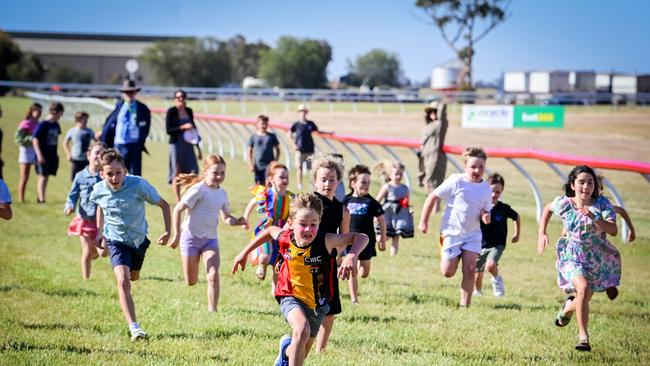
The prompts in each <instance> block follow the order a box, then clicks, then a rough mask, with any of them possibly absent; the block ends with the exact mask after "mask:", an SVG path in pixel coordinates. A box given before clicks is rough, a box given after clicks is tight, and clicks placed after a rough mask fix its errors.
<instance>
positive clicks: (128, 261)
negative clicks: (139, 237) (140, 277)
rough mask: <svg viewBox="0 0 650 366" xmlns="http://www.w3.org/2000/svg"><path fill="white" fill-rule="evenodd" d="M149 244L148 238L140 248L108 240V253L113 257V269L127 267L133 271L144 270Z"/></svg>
mask: <svg viewBox="0 0 650 366" xmlns="http://www.w3.org/2000/svg"><path fill="white" fill-rule="evenodd" d="M149 244H150V242H149V239H147V238H144V241H143V242H142V244H140V247H138V248H136V247H133V246H131V245H127V244H124V243H122V242H119V241H115V240H108V239H106V246H107V247H108V253H109V254H110V256H111V265H112V266H113V268H115V267H117V266H127V267H129V268H130V269H131V270H132V271H139V270H140V269H142V263H144V255H145V253H146V252H147V248H149Z"/></svg>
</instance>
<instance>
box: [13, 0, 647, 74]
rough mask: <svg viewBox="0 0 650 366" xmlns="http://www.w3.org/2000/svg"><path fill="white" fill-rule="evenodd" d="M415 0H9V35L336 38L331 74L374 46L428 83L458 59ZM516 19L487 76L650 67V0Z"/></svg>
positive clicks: (490, 59) (588, 2) (525, 12)
mask: <svg viewBox="0 0 650 366" xmlns="http://www.w3.org/2000/svg"><path fill="white" fill-rule="evenodd" d="M414 3H415V0H328V1H316V0H303V1H298V0H284V1H281V0H276V1H262V0H259V1H253V0H219V1H217V0H212V1H211V0H201V1H180V0H156V1H153V0H137V1H133V0H132V1H124V0H113V1H88V0H83V1H81V0H68V1H66V0H59V1H37V0H20V1H9V2H4V3H3V5H2V11H1V12H0V28H3V29H5V30H9V31H41V32H46V31H51V32H85V33H110V34H144V35H183V36H214V37H217V38H222V39H226V38H230V37H232V36H234V35H236V34H242V35H243V36H245V37H246V38H247V39H248V40H249V41H257V40H262V41H264V42H266V43H267V44H269V45H274V44H275V42H276V41H277V39H278V38H279V37H281V36H283V35H290V36H295V37H306V38H316V39H324V40H327V41H328V42H329V43H330V45H331V46H332V48H333V61H332V62H331V63H330V65H329V68H328V73H329V76H330V77H334V76H337V75H342V74H345V73H346V71H347V60H353V59H354V58H356V57H357V56H359V55H360V54H363V53H365V52H367V51H369V50H371V49H373V48H381V49H384V50H386V51H389V52H393V53H396V54H397V55H398V56H399V58H400V61H401V65H402V69H403V70H404V73H405V75H406V76H407V77H408V78H409V79H411V80H414V81H422V80H424V79H426V78H427V77H430V75H431V69H432V68H433V67H434V66H436V65H438V64H440V63H442V62H445V61H448V60H450V59H452V58H453V57H454V55H453V53H452V51H451V50H450V49H449V48H448V47H447V46H446V45H445V44H444V42H443V41H442V38H441V37H440V35H439V33H438V30H437V28H435V27H434V26H432V25H428V24H426V23H425V22H424V21H423V19H426V18H425V16H424V13H422V12H421V11H420V10H419V9H417V8H416V7H415V6H414V5H413V4H414ZM511 12H512V16H511V18H510V19H509V20H508V21H507V22H505V23H504V24H502V25H500V26H499V27H498V28H496V29H495V30H494V31H493V32H492V33H490V34H489V35H488V36H487V37H486V38H485V39H484V40H483V41H481V42H480V43H479V44H478V45H477V48H476V58H475V62H474V64H475V69H474V72H475V75H476V78H477V79H482V80H493V79H495V78H497V77H498V76H499V75H501V73H502V72H503V71H507V70H532V69H567V70H596V71H612V70H614V71H619V72H626V73H650V41H649V38H650V37H649V36H650V26H648V23H649V22H650V18H649V17H648V14H650V1H646V0H625V1H623V0H620V1H606V0H543V1H538V0H514V1H513V3H512V5H511Z"/></svg>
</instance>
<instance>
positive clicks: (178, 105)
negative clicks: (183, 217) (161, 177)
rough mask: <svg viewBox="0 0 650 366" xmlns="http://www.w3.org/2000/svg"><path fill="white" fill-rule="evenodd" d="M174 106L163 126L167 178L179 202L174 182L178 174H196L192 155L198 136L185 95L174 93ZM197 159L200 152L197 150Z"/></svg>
mask: <svg viewBox="0 0 650 366" xmlns="http://www.w3.org/2000/svg"><path fill="white" fill-rule="evenodd" d="M174 103H175V106H174V107H171V108H169V109H168V110H167V116H166V117H165V126H166V129H167V134H168V135H169V176H168V178H167V181H168V182H169V183H171V185H172V190H173V191H174V196H175V197H176V201H179V200H180V197H181V196H180V186H179V185H178V184H177V182H176V180H177V177H178V175H179V174H198V173H199V164H198V162H197V160H196V155H195V154H194V146H197V147H198V143H199V134H198V130H197V128H196V124H195V123H194V112H193V111H192V109H191V108H188V107H187V93H186V92H185V91H184V90H177V91H176V92H175V93H174ZM198 153H199V159H201V150H200V149H198Z"/></svg>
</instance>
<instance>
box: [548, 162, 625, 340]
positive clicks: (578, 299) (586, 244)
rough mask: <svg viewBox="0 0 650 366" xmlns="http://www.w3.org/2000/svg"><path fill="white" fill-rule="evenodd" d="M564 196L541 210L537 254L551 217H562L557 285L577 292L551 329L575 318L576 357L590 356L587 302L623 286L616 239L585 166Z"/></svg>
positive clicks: (607, 208) (605, 203) (610, 215)
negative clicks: (586, 353) (612, 238)
mask: <svg viewBox="0 0 650 366" xmlns="http://www.w3.org/2000/svg"><path fill="white" fill-rule="evenodd" d="M564 190H565V195H563V196H559V197H556V198H555V199H554V200H553V202H552V203H550V204H548V205H547V206H546V207H545V208H544V212H543V214H542V219H541V220H540V224H539V238H538V244H537V251H538V253H540V254H542V253H543V252H544V249H545V248H546V246H547V245H548V236H547V235H546V228H547V226H548V221H549V220H550V218H551V214H552V213H555V214H556V215H558V216H560V217H561V219H562V222H563V225H564V230H565V231H566V235H563V236H562V237H560V239H559V240H558V241H557V245H556V256H557V259H556V267H557V270H558V285H559V286H560V288H562V289H565V290H566V289H571V288H573V289H575V297H574V296H569V297H568V298H567V300H566V301H565V302H564V304H563V305H562V308H561V309H560V312H559V313H558V315H557V317H556V319H555V324H556V325H557V326H559V327H563V326H565V325H567V324H568V323H569V321H570V320H571V316H572V315H573V313H574V312H575V313H576V317H577V322H578V332H579V338H580V341H579V343H578V344H577V345H576V349H577V350H578V351H591V345H590V343H589V332H588V330H587V322H588V319H589V301H590V300H591V296H592V295H593V294H594V292H603V291H605V290H606V289H607V288H610V287H616V286H618V285H619V283H620V280H621V257H620V254H619V252H618V250H617V249H616V247H614V246H613V245H612V244H611V243H610V242H609V241H608V240H607V234H609V235H612V236H615V235H616V234H617V233H618V228H617V227H616V213H615V212H614V207H613V206H612V204H611V203H610V202H609V200H608V199H607V198H605V197H602V196H599V192H600V190H599V187H598V179H597V177H596V174H595V173H594V171H593V169H591V168H590V167H588V166H586V165H581V166H577V167H575V168H574V169H573V170H572V171H571V173H569V179H568V182H567V183H566V184H565V186H564Z"/></svg>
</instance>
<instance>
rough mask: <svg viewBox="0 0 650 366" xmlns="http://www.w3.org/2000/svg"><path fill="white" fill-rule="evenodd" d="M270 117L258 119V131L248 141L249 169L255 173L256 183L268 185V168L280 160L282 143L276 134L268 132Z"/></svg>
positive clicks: (259, 117)
mask: <svg viewBox="0 0 650 366" xmlns="http://www.w3.org/2000/svg"><path fill="white" fill-rule="evenodd" d="M268 127H269V117H267V116H265V115H259V116H258V117H257V131H255V133H253V134H252V135H251V137H250V138H249V139H248V169H250V171H252V172H253V174H254V178H255V183H256V184H258V185H261V186H264V185H266V168H267V167H268V166H269V164H270V163H271V162H272V161H274V160H275V161H278V160H279V159H280V141H278V137H277V136H275V134H274V133H271V132H268V130H267V129H268Z"/></svg>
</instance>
